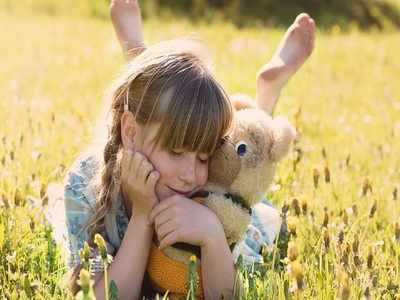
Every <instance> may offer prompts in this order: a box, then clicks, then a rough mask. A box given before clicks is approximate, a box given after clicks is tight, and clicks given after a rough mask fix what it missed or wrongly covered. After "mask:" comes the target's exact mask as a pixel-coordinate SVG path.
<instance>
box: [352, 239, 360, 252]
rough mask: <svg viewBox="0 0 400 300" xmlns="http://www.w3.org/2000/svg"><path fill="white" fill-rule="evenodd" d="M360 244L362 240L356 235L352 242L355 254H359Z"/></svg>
mask: <svg viewBox="0 0 400 300" xmlns="http://www.w3.org/2000/svg"><path fill="white" fill-rule="evenodd" d="M359 245H360V240H359V238H358V235H356V236H355V237H354V240H353V244H352V249H353V253H354V254H357V253H358V246H359Z"/></svg>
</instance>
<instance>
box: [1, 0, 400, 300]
mask: <svg viewBox="0 0 400 300" xmlns="http://www.w3.org/2000/svg"><path fill="white" fill-rule="evenodd" d="M140 4H141V7H142V11H143V16H144V24H143V27H144V35H145V39H146V42H147V43H148V44H152V43H155V42H158V41H161V40H165V39H171V38H176V37H181V36H188V35H195V36H197V37H200V38H201V39H202V40H203V41H204V43H205V45H206V46H207V47H208V49H209V52H210V56H211V57H212V60H213V62H214V69H215V70H214V71H215V73H216V77H217V79H218V80H219V81H220V82H221V84H222V86H223V87H224V88H225V89H226V90H227V92H228V93H229V94H232V93H235V92H244V93H248V94H249V95H251V96H254V95H255V86H256V85H255V77H256V73H257V71H258V70H259V68H260V67H261V66H262V65H263V64H265V63H266V62H267V61H268V60H269V59H270V57H271V56H272V54H273V53H274V50H275V48H276V47H277V45H278V43H279V41H280V39H281V38H282V36H283V34H284V32H285V30H286V28H287V27H288V26H289V25H290V24H291V23H292V22H293V21H294V19H295V17H296V15H297V14H298V13H300V12H303V11H305V12H307V13H309V14H310V15H311V16H312V17H313V18H314V19H315V21H316V24H317V29H318V30H317V35H316V47H315V50H314V52H313V54H312V55H311V57H310V58H309V59H308V60H307V62H306V63H305V64H304V66H303V67H302V68H301V69H300V70H299V71H298V73H297V74H296V75H295V76H294V78H293V79H291V80H290V82H289V83H288V85H287V86H286V87H285V89H284V90H283V91H282V94H281V97H280V100H279V102H278V105H277V109H276V114H282V115H285V116H287V117H288V118H289V120H290V121H291V122H292V123H293V124H294V125H295V126H296V128H297V131H298V133H299V139H298V141H297V143H296V144H295V146H294V147H293V150H292V151H291V153H290V154H289V156H288V157H287V158H286V159H285V160H284V161H283V162H282V163H281V164H280V165H279V169H278V172H277V174H276V177H275V181H274V184H273V188H272V190H271V191H270V192H269V193H268V195H267V196H268V198H269V199H270V200H271V202H273V203H274V205H276V207H277V208H278V209H280V210H282V211H285V212H286V213H287V214H288V215H289V216H290V218H291V219H290V220H291V224H292V229H293V228H294V232H295V233H296V234H295V235H293V234H292V236H291V237H290V239H291V241H292V242H293V243H294V244H295V245H296V247H297V248H298V252H299V255H298V262H299V264H300V267H298V265H297V270H300V271H301V273H299V274H300V275H301V278H302V280H303V279H304V281H305V282H306V283H307V284H306V285H304V286H303V289H304V291H303V292H304V293H303V296H304V299H315V298H318V297H320V298H323V299H337V298H341V299H360V298H362V297H363V296H365V299H400V288H399V287H400V269H399V266H400V219H399V216H400V205H399V201H400V200H399V190H400V156H399V153H400V76H399V74H400V59H399V52H400V32H399V27H400V1H399V0H379V1H378V0H347V1H346V0H297V1H283V0H280V1H278V0H260V1H249V0H247V1H246V0H232V1H228V0H193V1H189V0H175V1H167V0H143V1H140ZM108 6H109V2H108V1H106V0H59V1H56V0H18V1H16V0H0V120H1V122H0V298H2V299H3V298H5V299H43V298H50V299H66V298H67V294H68V292H67V289H66V285H65V279H64V276H65V275H66V266H65V264H64V261H63V260H62V258H61V253H60V249H59V248H58V247H57V245H56V244H55V241H54V239H53V234H54V233H53V232H52V230H51V228H49V227H48V226H47V225H46V223H45V222H44V220H43V214H42V213H43V212H45V211H46V210H47V209H48V205H49V201H50V204H51V199H54V198H57V197H58V196H59V195H62V194H63V185H62V183H63V180H64V178H65V175H66V174H67V172H68V169H69V168H70V166H71V164H72V163H73V162H74V161H75V160H76V158H77V157H78V155H79V154H80V153H81V152H82V151H83V150H84V149H85V147H86V146H87V145H88V144H89V143H90V142H91V140H92V136H93V134H92V133H93V129H94V128H96V124H97V120H98V119H100V120H101V117H102V115H101V112H102V110H103V108H104V104H103V98H104V91H105V90H106V89H107V87H108V86H109V85H110V83H111V82H112V81H113V80H114V78H115V77H116V76H117V75H118V73H119V72H120V71H121V69H122V68H123V67H124V65H125V64H126V59H125V57H124V56H123V54H122V51H121V48H120V46H119V44H118V41H117V39H116V37H115V33H114V31H113V28H112V25H111V21H110V20H109V13H108ZM286 246H287V244H286ZM275 254H276V253H275V252H274V254H273V257H274V258H275ZM276 255H277V256H276V258H277V259H276V260H274V261H272V259H271V253H268V252H265V253H264V256H265V261H266V264H265V265H264V266H263V267H265V269H263V271H262V272H260V273H258V274H257V276H254V277H247V280H248V282H247V283H248V284H247V287H248V288H247V290H246V299H257V300H258V299H288V298H290V296H291V295H292V296H293V298H295V295H293V294H292V289H291V288H290V287H291V286H292V283H293V281H294V280H297V279H296V278H293V273H290V272H289V271H288V269H287V268H283V267H282V264H281V262H282V261H283V259H284V258H285V257H286V252H284V251H283V252H279V253H278V254H276ZM278 258H279V259H282V260H279V259H278ZM299 268H300V269H299ZM346 295H347V298H346ZM396 295H397V296H396ZM396 297H397V298H396Z"/></svg>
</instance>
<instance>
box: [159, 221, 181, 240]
mask: <svg viewBox="0 0 400 300" xmlns="http://www.w3.org/2000/svg"><path fill="white" fill-rule="evenodd" d="M176 228H177V226H176V225H175V222H174V221H172V220H170V221H167V222H165V223H164V224H162V225H160V226H159V227H158V229H156V232H157V237H158V240H159V241H161V240H163V239H164V237H166V236H167V235H168V234H170V233H171V232H173V231H175V230H176Z"/></svg>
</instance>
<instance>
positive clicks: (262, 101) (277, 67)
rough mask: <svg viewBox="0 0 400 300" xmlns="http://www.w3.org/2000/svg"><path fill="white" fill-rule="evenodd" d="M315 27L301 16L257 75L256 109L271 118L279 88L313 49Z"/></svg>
mask: <svg viewBox="0 0 400 300" xmlns="http://www.w3.org/2000/svg"><path fill="white" fill-rule="evenodd" d="M314 39H315V23H314V20H313V19H312V18H311V17H310V16H309V15H307V14H305V13H302V14H300V15H298V16H297V18H296V20H295V21H294V22H293V24H292V25H291V26H290V27H289V29H288V30H287V31H286V33H285V35H284V37H283V38H282V40H281V42H280V44H279V46H278V48H277V50H276V51H275V53H274V55H273V57H272V59H271V60H270V61H269V62H268V63H267V64H266V65H264V66H263V67H262V68H261V69H260V71H259V72H258V74H257V95H256V99H257V104H258V107H260V108H261V109H263V110H265V111H266V112H268V113H269V114H271V115H272V113H273V111H274V108H275V104H276V102H277V100H278V98H279V95H280V93H281V90H282V88H283V87H284V86H285V84H286V83H287V82H288V80H289V79H290V78H291V77H292V76H293V75H294V74H295V73H296V71H297V70H298V69H299V68H300V67H301V66H302V64H303V63H304V62H305V60H306V59H307V58H308V57H309V56H310V54H311V52H312V51H313V49H314Z"/></svg>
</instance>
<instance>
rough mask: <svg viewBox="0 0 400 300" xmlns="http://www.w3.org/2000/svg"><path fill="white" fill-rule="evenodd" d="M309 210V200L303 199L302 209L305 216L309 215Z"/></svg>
mask: <svg viewBox="0 0 400 300" xmlns="http://www.w3.org/2000/svg"><path fill="white" fill-rule="evenodd" d="M307 210H308V209H307V202H306V201H305V200H303V201H302V202H301V211H302V213H303V215H304V216H305V215H307Z"/></svg>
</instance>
